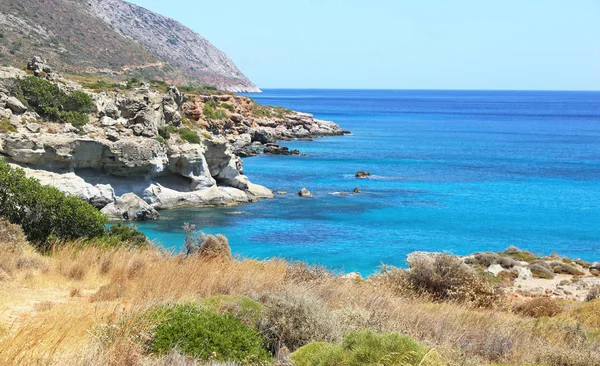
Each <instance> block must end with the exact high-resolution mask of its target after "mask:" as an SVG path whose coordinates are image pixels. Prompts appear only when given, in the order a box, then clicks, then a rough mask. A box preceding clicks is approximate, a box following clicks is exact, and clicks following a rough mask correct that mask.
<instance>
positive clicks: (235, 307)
mask: <svg viewBox="0 0 600 366" xmlns="http://www.w3.org/2000/svg"><path fill="white" fill-rule="evenodd" d="M200 303H201V304H202V306H203V307H205V308H206V309H207V310H209V311H212V312H214V313H217V314H224V313H230V314H231V315H233V316H234V317H235V318H236V319H239V320H241V321H242V322H243V323H244V324H247V325H254V324H256V322H257V321H258V320H259V319H260V312H261V309H262V305H261V304H260V303H259V302H258V301H255V300H253V299H251V298H249V297H247V296H238V295H218V296H212V297H207V298H205V299H202V300H201V301H200Z"/></svg>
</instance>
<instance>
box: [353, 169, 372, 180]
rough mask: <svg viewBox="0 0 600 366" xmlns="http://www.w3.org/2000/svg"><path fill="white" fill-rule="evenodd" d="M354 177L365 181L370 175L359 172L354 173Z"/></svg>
mask: <svg viewBox="0 0 600 366" xmlns="http://www.w3.org/2000/svg"><path fill="white" fill-rule="evenodd" d="M354 176H355V177H356V178H359V179H365V178H369V177H370V176H371V173H369V172H365V171H362V170H360V171H358V172H356V174H355V175H354Z"/></svg>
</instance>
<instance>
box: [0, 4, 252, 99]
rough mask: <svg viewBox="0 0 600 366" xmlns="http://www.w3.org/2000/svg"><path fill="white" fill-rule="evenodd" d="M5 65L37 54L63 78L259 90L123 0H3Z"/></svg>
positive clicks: (177, 26)
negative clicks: (71, 75)
mask: <svg viewBox="0 0 600 366" xmlns="http://www.w3.org/2000/svg"><path fill="white" fill-rule="evenodd" d="M0 41H1V42H0V62H1V63H3V64H6V65H12V66H19V67H20V66H23V65H21V64H20V62H21V61H22V60H23V59H27V58H29V57H30V56H32V55H34V54H40V55H41V56H43V57H44V58H45V59H47V60H48V61H49V62H51V63H52V64H53V65H55V67H56V68H57V69H58V70H60V71H62V72H65V73H75V74H81V73H83V74H93V75H103V76H106V77H109V78H117V79H118V78H122V75H125V74H126V75H129V76H133V77H143V78H147V79H160V80H165V81H168V82H171V83H173V84H177V85H188V84H192V85H201V84H202V85H210V86H213V87H216V88H218V89H221V90H224V91H231V92H260V89H259V88H258V87H257V86H256V85H255V84H254V83H252V81H250V80H249V79H248V78H247V77H246V76H245V75H244V74H243V73H242V72H241V71H240V70H239V69H238V68H237V66H236V65H235V64H234V63H233V61H232V60H231V59H230V58H229V57H228V56H227V55H226V54H225V53H224V52H222V51H221V50H219V49H218V48H216V47H215V46H213V45H212V44H211V43H210V42H209V41H208V40H206V39H205V38H203V37H202V36H201V35H199V34H198V33H196V32H195V31H193V30H191V29H190V28H188V27H186V26H185V25H183V24H182V23H180V22H178V21H176V20H174V19H171V18H168V17H166V16H163V15H160V14H157V13H154V12H152V11H150V10H147V9H145V8H142V7H140V6H137V5H134V4H131V3H128V2H125V1H122V0H89V1H86V2H83V3H81V2H77V1H73V0H45V1H44V0H32V1H27V2H26V1H22V0H4V1H2V3H0Z"/></svg>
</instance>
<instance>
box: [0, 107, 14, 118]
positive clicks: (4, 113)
mask: <svg viewBox="0 0 600 366" xmlns="http://www.w3.org/2000/svg"><path fill="white" fill-rule="evenodd" d="M11 116H12V111H11V110H10V109H7V108H0V119H10V117H11Z"/></svg>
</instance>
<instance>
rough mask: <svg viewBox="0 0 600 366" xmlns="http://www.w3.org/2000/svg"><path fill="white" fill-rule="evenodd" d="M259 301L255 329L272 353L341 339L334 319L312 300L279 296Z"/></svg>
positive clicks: (274, 295) (299, 296) (318, 303)
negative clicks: (258, 312) (259, 305)
mask: <svg viewBox="0 0 600 366" xmlns="http://www.w3.org/2000/svg"><path fill="white" fill-rule="evenodd" d="M260 301H261V302H262V304H263V310H262V312H261V317H260V320H259V322H258V328H259V329H260V330H261V331H262V333H263V334H264V335H265V337H266V339H267V341H268V343H269V348H270V349H271V351H272V352H273V353H277V352H278V351H279V350H280V349H281V348H282V347H286V348H287V349H289V350H292V351H293V350H295V349H297V348H300V347H302V346H304V345H306V344H308V343H310V342H319V341H327V342H330V341H337V340H339V339H340V338H341V335H342V333H343V332H342V330H341V329H340V328H341V326H340V323H339V321H338V319H337V317H336V316H335V315H334V314H333V313H332V312H331V311H330V310H329V308H328V307H327V305H326V304H324V303H323V302H321V301H319V300H317V299H316V298H312V297H309V296H307V295H301V294H292V293H283V294H266V295H264V296H263V297H262V298H261V299H260Z"/></svg>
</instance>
